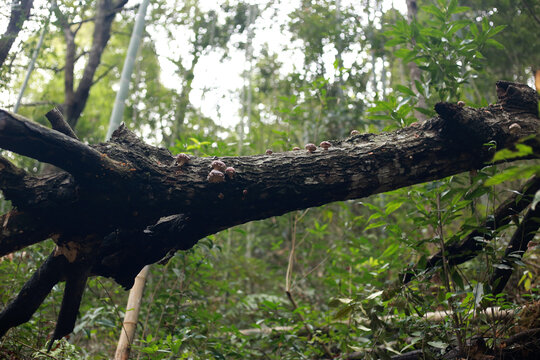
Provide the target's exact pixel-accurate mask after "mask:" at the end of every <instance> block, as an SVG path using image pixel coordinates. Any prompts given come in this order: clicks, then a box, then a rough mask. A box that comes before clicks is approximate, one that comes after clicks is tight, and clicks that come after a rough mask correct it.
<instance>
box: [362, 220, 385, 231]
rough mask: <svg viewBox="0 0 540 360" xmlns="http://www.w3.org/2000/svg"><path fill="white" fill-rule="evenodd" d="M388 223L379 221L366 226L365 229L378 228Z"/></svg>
mask: <svg viewBox="0 0 540 360" xmlns="http://www.w3.org/2000/svg"><path fill="white" fill-rule="evenodd" d="M384 225H386V221H384V220H383V221H378V222H375V223H373V224H369V225H368V226H366V228H365V229H364V230H369V229H376V228H378V227H381V226H384Z"/></svg>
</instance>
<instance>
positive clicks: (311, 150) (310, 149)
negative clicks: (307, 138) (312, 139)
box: [305, 143, 317, 153]
mask: <svg viewBox="0 0 540 360" xmlns="http://www.w3.org/2000/svg"><path fill="white" fill-rule="evenodd" d="M305 147H306V150H307V151H309V152H310V153H312V152H314V151H315V150H317V147H316V146H315V144H311V143H309V144H307V145H306V146H305Z"/></svg>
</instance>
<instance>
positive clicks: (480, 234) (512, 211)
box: [402, 177, 540, 284]
mask: <svg viewBox="0 0 540 360" xmlns="http://www.w3.org/2000/svg"><path fill="white" fill-rule="evenodd" d="M538 190H540V178H537V177H533V178H532V179H530V180H529V181H527V183H526V184H525V185H524V186H523V187H522V188H521V189H520V190H519V191H518V192H514V193H512V195H510V196H509V197H508V199H506V200H505V201H504V202H503V203H502V204H501V205H499V207H498V208H497V209H496V210H495V213H494V214H493V215H492V216H490V217H488V219H487V220H486V221H484V223H482V224H481V225H480V226H479V228H478V229H477V230H473V231H471V232H470V233H469V234H468V235H467V236H466V237H465V238H464V239H463V240H462V241H461V242H459V243H455V244H446V245H445V251H446V258H447V259H448V265H450V266H456V265H459V264H462V263H464V262H467V261H469V260H471V259H474V258H475V257H476V256H477V255H478V254H479V253H480V252H481V251H482V250H483V249H484V248H485V246H486V244H487V242H488V241H491V240H492V238H493V232H494V231H496V230H497V229H499V228H502V227H503V226H505V225H507V224H509V223H510V220H511V217H512V216H514V215H518V214H520V213H521V212H522V211H523V210H524V209H525V208H526V207H527V206H529V204H530V203H531V201H532V199H533V197H534V194H536V192H537V191H538ZM480 239H481V240H480ZM442 260H443V257H442V253H441V252H440V251H439V252H438V253H436V254H435V255H433V256H432V257H431V258H430V259H429V260H428V261H427V263H426V265H425V266H424V269H423V271H428V270H430V269H433V268H434V267H436V266H439V265H440V264H441V262H442ZM417 268H418V266H417ZM413 277H414V271H413V270H408V271H407V273H406V274H405V275H404V277H403V280H402V281H403V283H404V284H407V283H408V282H410V281H411V280H412V279H413Z"/></svg>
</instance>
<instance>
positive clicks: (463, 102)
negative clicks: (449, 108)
mask: <svg viewBox="0 0 540 360" xmlns="http://www.w3.org/2000/svg"><path fill="white" fill-rule="evenodd" d="M457 104H458V106H459V107H464V106H465V101H462V100H460V101H458V102H457Z"/></svg>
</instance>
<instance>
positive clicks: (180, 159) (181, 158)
mask: <svg viewBox="0 0 540 360" xmlns="http://www.w3.org/2000/svg"><path fill="white" fill-rule="evenodd" d="M189 160H191V157H190V156H189V155H188V154H184V153H180V154H178V155H176V164H177V165H178V166H182V165H184V164H185V163H187V162H189Z"/></svg>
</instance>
